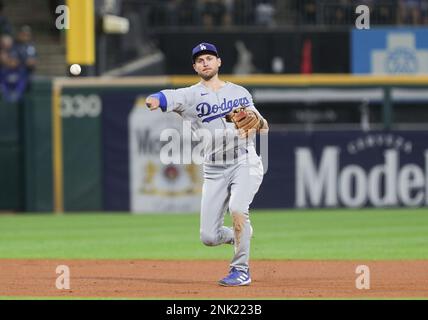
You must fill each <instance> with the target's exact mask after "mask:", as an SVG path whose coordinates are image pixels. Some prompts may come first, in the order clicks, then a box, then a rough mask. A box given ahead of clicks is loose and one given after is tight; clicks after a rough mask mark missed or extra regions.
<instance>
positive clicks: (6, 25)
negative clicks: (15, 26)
mask: <svg viewBox="0 0 428 320" xmlns="http://www.w3.org/2000/svg"><path fill="white" fill-rule="evenodd" d="M3 9H4V4H3V1H2V0H0V35H2V34H9V35H11V34H12V25H11V24H10V22H9V20H8V19H7V17H6V16H5V15H4V13H3Z"/></svg>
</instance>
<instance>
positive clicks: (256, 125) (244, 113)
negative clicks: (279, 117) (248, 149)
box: [226, 107, 263, 138]
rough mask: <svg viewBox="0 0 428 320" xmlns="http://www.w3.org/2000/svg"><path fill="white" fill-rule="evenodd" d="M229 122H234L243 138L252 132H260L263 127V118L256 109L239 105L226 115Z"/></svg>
mask: <svg viewBox="0 0 428 320" xmlns="http://www.w3.org/2000/svg"><path fill="white" fill-rule="evenodd" d="M226 121H227V122H233V123H234V124H235V128H236V129H238V130H239V134H240V136H241V137H242V138H246V137H248V136H249V134H250V133H255V132H258V131H259V130H260V129H261V128H262V127H263V119H261V118H260V117H259V116H258V115H257V114H256V113H255V112H254V111H252V110H247V109H246V108H244V107H239V108H236V109H235V110H233V111H232V112H230V113H228V114H227V115H226Z"/></svg>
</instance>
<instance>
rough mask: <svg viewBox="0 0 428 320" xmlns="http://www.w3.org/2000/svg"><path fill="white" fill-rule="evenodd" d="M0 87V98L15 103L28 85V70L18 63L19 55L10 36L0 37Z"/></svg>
mask: <svg viewBox="0 0 428 320" xmlns="http://www.w3.org/2000/svg"><path fill="white" fill-rule="evenodd" d="M0 46H1V48H0V64H1V67H0V87H1V94H2V98H3V99H4V100H6V101H8V102H17V101H19V100H20V99H21V97H22V95H23V94H24V92H25V90H26V88H27V83H28V70H27V68H26V66H25V65H24V64H22V63H21V62H20V58H19V53H18V51H17V50H16V47H15V46H14V43H13V38H12V37H11V36H10V35H6V34H4V35H2V36H1V40H0Z"/></svg>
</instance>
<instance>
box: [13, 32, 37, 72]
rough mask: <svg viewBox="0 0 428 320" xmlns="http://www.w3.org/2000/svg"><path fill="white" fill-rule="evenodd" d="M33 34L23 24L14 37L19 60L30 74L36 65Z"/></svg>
mask: <svg viewBox="0 0 428 320" xmlns="http://www.w3.org/2000/svg"><path fill="white" fill-rule="evenodd" d="M32 40H33V36H32V32H31V28H30V26H23V27H21V29H20V30H19V32H18V34H17V37H16V44H15V50H16V52H17V53H18V58H19V62H20V64H21V65H23V66H24V67H25V68H26V70H27V72H28V74H29V75H30V74H31V73H32V72H33V71H34V69H35V67H36V62H37V60H36V57H37V52H36V47H35V46H34V44H33V42H32Z"/></svg>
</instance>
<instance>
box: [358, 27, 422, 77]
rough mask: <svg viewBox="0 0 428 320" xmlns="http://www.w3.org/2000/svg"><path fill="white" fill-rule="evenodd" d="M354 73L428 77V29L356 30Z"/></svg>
mask: <svg viewBox="0 0 428 320" xmlns="http://www.w3.org/2000/svg"><path fill="white" fill-rule="evenodd" d="M351 39H352V40H351V41H352V43H351V46H352V71H353V73H371V74H428V29H416V28H415V29H411V28H405V29H371V30H364V31H362V30H354V31H353V32H352V37H351Z"/></svg>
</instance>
